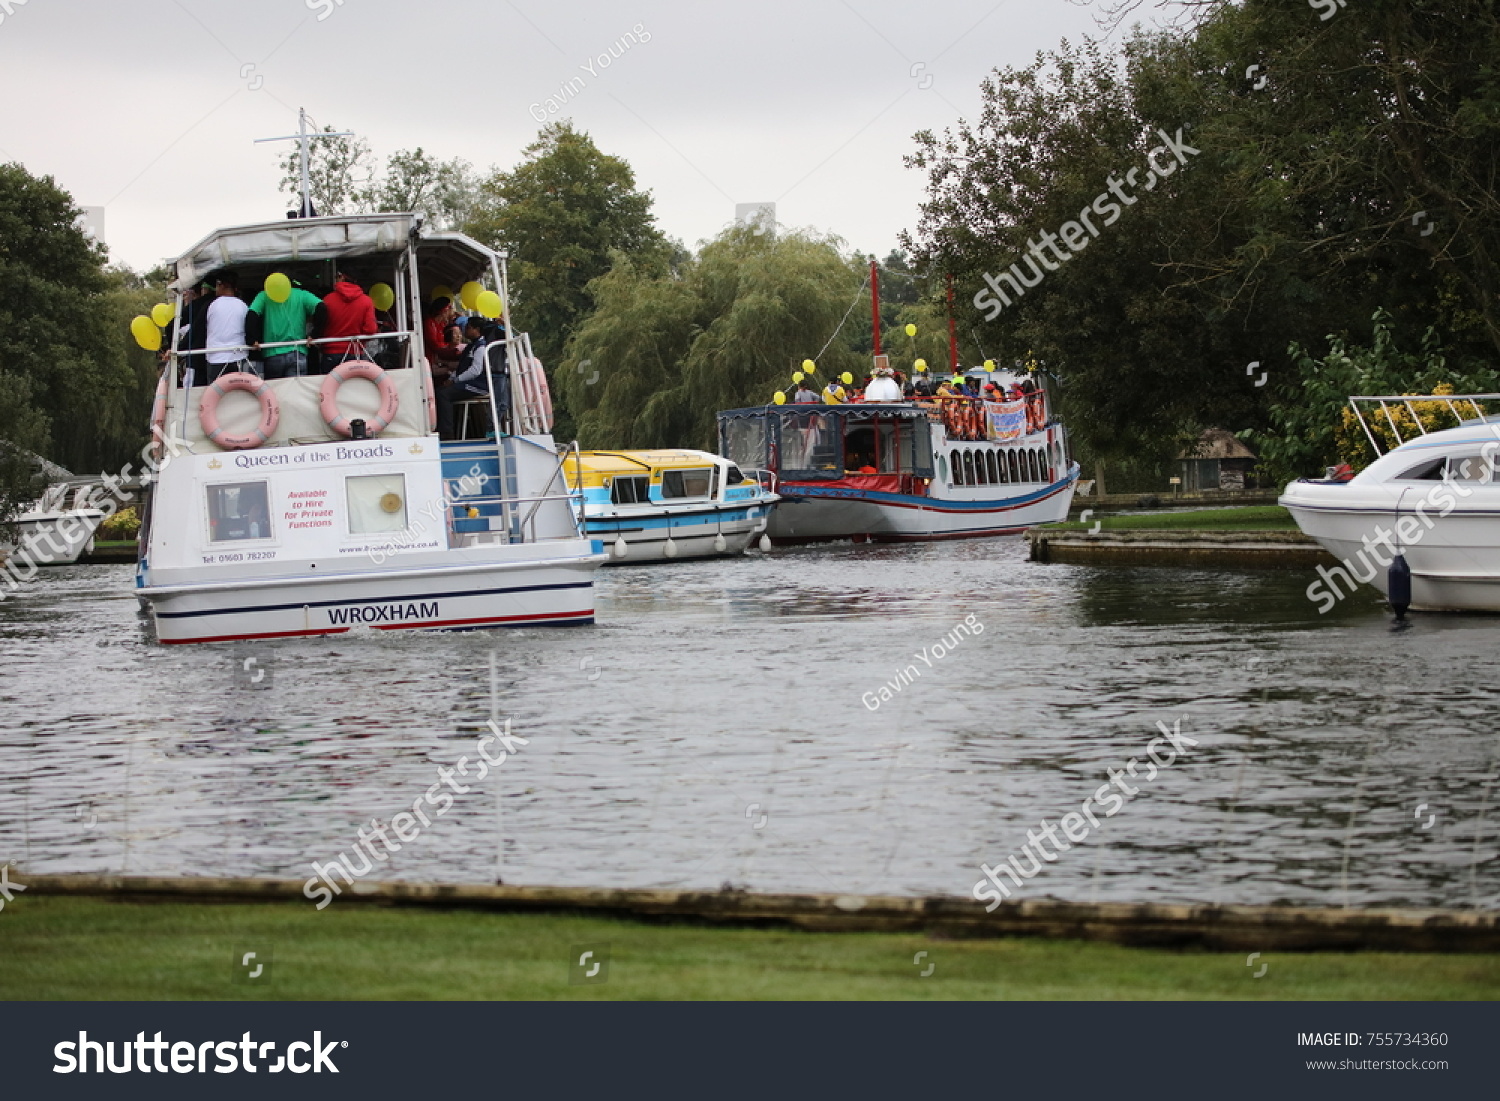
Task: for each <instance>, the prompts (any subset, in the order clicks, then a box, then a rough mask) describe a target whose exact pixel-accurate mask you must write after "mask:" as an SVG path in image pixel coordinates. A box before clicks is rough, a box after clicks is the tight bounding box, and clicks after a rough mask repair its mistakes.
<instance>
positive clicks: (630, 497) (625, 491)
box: [609, 474, 651, 505]
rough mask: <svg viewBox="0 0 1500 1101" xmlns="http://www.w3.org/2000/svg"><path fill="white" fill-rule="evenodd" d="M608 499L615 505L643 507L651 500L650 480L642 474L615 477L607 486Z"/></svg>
mask: <svg viewBox="0 0 1500 1101" xmlns="http://www.w3.org/2000/svg"><path fill="white" fill-rule="evenodd" d="M609 499H610V500H611V501H612V502H614V503H615V504H617V505H644V504H646V503H647V502H648V501H650V500H651V479H650V478H648V477H646V475H644V474H640V475H629V474H626V475H621V476H619V477H616V478H615V479H614V481H612V482H611V483H610V486H609Z"/></svg>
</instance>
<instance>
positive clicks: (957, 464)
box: [953, 451, 964, 486]
mask: <svg viewBox="0 0 1500 1101" xmlns="http://www.w3.org/2000/svg"><path fill="white" fill-rule="evenodd" d="M953 484H954V485H956V486H961V485H963V484H964V457H963V453H962V452H959V451H955V452H953Z"/></svg>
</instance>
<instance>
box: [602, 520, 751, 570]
mask: <svg viewBox="0 0 1500 1101" xmlns="http://www.w3.org/2000/svg"><path fill="white" fill-rule="evenodd" d="M774 507H775V506H774V505H752V506H750V507H748V508H746V507H745V506H743V505H741V506H738V507H730V508H711V509H697V510H684V511H682V512H676V513H663V512H660V511H655V510H652V511H650V512H649V514H647V515H640V516H632V515H630V513H629V512H628V510H624V509H622V510H620V511H619V512H617V513H614V514H611V515H595V514H594V513H593V512H592V510H590V512H589V513H588V514H587V515H586V520H587V527H588V533H589V534H590V535H591V536H593V537H594V538H595V539H598V540H601V541H602V542H603V543H604V549H605V550H606V551H609V552H610V559H609V561H610V563H611V564H613V565H623V564H628V563H632V562H637V563H638V562H664V561H668V560H671V559H682V558H712V557H719V556H727V555H738V554H744V553H745V551H746V550H747V549H748V548H749V546H750V544H751V543H752V542H753V541H754V540H755V539H756V538H758V537H759V536H760V534H761V533H762V532H763V531H765V530H766V524H767V521H768V519H769V517H770V515H771V513H772V511H773V509H774ZM720 536H723V541H722V546H721V545H720V538H719V537H720ZM620 539H623V540H624V541H625V548H624V549H625V553H624V554H623V555H622V554H620V553H619V545H618V542H617V541H618V540H620ZM669 540H670V542H671V545H672V550H673V552H674V553H670V554H669V553H668V551H667V544H668V541H669Z"/></svg>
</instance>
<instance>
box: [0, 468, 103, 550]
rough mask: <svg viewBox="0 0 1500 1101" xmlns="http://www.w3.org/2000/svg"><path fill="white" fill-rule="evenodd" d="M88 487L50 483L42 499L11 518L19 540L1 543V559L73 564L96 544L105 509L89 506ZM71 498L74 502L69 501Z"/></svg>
mask: <svg viewBox="0 0 1500 1101" xmlns="http://www.w3.org/2000/svg"><path fill="white" fill-rule="evenodd" d="M89 489H90V487H89V486H72V485H68V484H67V483H59V484H57V485H53V486H49V487H48V489H47V492H46V493H44V494H43V495H42V497H41V499H40V500H39V501H37V502H36V503H35V504H33V505H32V506H31V507H30V508H28V509H27V510H26V511H25V512H23V513H21V514H20V515H19V516H17V517H16V518H15V520H14V521H12V522H13V523H14V524H15V525H16V541H15V542H14V543H0V559H9V558H15V559H17V560H18V563H19V564H20V565H21V566H22V568H23V569H24V568H26V566H27V565H34V566H71V565H72V564H73V563H75V562H77V561H78V559H79V557H80V556H82V555H83V554H85V553H87V552H88V550H89V548H90V547H92V546H93V544H94V532H95V531H96V530H98V527H99V525H100V523H102V522H103V520H104V512H103V510H102V509H97V508H94V507H92V506H91V505H89V503H88V501H89ZM70 498H71V501H70Z"/></svg>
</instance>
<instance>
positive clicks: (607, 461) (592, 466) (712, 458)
mask: <svg viewBox="0 0 1500 1101" xmlns="http://www.w3.org/2000/svg"><path fill="white" fill-rule="evenodd" d="M578 463H579V465H581V466H582V467H583V470H584V473H585V475H588V474H595V475H611V476H612V475H625V474H644V473H647V472H649V471H652V470H677V469H686V468H689V467H702V466H710V465H711V466H724V465H727V464H728V460H727V459H722V458H720V457H719V456H718V455H713V454H710V453H709V452H707V451H691V450H688V449H686V448H677V449H672V450H662V451H584V452H580V453H579V457H578ZM567 466H568V469H569V472H570V473H571V471H572V468H573V464H572V463H568V464H567Z"/></svg>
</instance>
